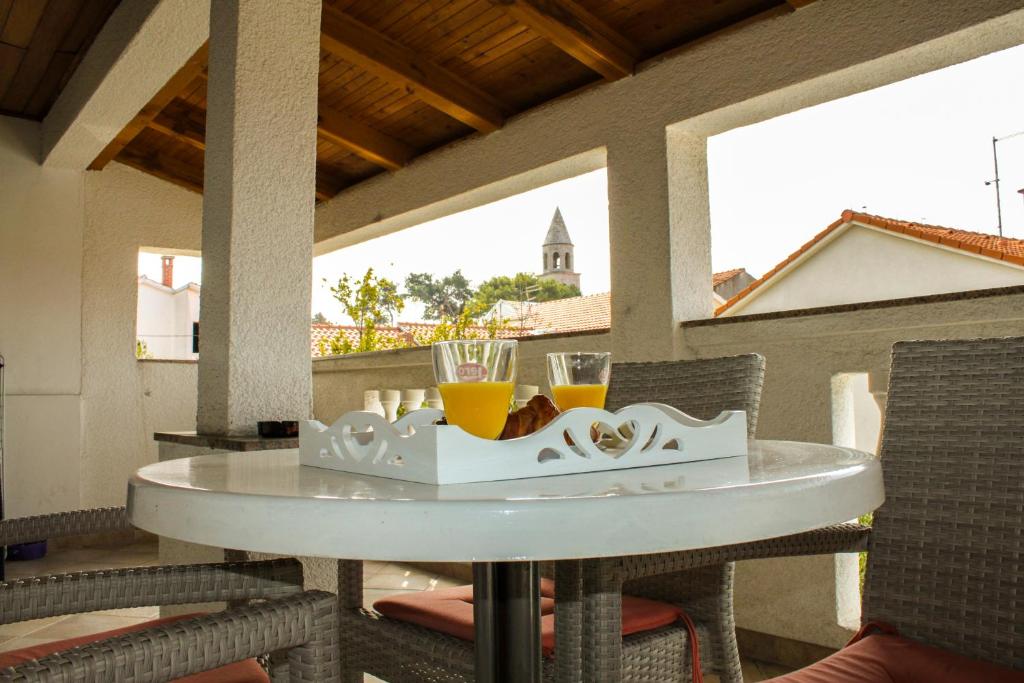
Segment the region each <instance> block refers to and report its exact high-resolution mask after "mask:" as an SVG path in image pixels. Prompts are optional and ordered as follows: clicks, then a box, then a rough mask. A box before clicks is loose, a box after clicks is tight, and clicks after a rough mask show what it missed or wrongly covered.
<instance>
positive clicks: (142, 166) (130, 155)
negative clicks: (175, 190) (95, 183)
mask: <svg viewBox="0 0 1024 683" xmlns="http://www.w3.org/2000/svg"><path fill="white" fill-rule="evenodd" d="M117 160H118V161H119V162H121V163H122V164H125V165H126V166H131V167H132V168H136V169H138V170H140V171H142V172H143V173H149V174H150V175H154V176H156V177H157V178H160V179H161V180H166V181H168V182H171V183H174V184H175V185H178V186H180V187H184V188H185V189H187V190H192V191H193V192H198V193H199V194H202V193H203V183H202V170H199V171H198V172H197V170H196V169H195V168H193V167H191V166H189V165H188V164H185V163H184V162H182V161H180V160H178V159H175V158H174V157H171V156H168V155H166V154H142V153H139V152H137V151H135V150H133V149H132V148H130V147H126V148H124V149H123V150H121V153H120V154H118V155H117Z"/></svg>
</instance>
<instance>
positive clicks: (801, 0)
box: [786, 0, 814, 9]
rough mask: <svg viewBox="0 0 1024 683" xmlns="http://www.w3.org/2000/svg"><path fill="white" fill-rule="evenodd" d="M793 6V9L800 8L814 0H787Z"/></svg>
mask: <svg viewBox="0 0 1024 683" xmlns="http://www.w3.org/2000/svg"><path fill="white" fill-rule="evenodd" d="M786 2H788V3H789V4H790V6H792V8H793V9H800V8H801V7H807V6H808V5H809V4H811V3H812V2H814V0H786Z"/></svg>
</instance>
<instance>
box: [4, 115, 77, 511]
mask: <svg viewBox="0 0 1024 683" xmlns="http://www.w3.org/2000/svg"><path fill="white" fill-rule="evenodd" d="M39 140H40V126H39V124H38V123H34V122H32V121H25V120H21V119H14V118H8V117H4V116H0V321H3V322H2V323H0V354H2V355H3V356H4V358H5V360H6V363H7V368H6V375H5V383H6V398H5V401H4V404H5V406H4V407H5V413H6V415H5V429H4V441H5V443H4V460H5V470H6V472H5V476H6V481H4V482H3V483H4V488H5V491H6V500H5V506H6V512H7V514H8V515H10V516H14V515H30V514H36V513H41V512H47V511H50V510H60V509H74V508H76V507H78V506H79V502H80V498H79V488H78V477H79V469H78V460H77V455H78V442H79V424H80V393H81V353H80V346H79V344H80V340H81V316H80V312H81V287H80V283H81V277H82V228H83V220H82V174H81V173H78V172H74V171H65V170H60V169H51V168H42V167H40V166H39V164H38V154H39V144H40V143H39Z"/></svg>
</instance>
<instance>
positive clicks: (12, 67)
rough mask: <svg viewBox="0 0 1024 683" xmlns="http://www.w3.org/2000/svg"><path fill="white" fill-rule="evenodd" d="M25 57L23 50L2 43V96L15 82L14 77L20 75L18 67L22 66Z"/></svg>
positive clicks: (0, 78) (0, 86)
mask: <svg viewBox="0 0 1024 683" xmlns="http://www.w3.org/2000/svg"><path fill="white" fill-rule="evenodd" d="M24 56H25V51H24V50H22V49H21V48H17V47H14V46H13V45H7V44H6V43H0V95H2V94H3V93H4V92H6V91H7V88H8V87H9V86H10V84H11V81H13V80H14V75H15V74H16V73H18V67H19V66H21V60H22V57H24Z"/></svg>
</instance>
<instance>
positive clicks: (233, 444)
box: [153, 432, 299, 451]
mask: <svg viewBox="0 0 1024 683" xmlns="http://www.w3.org/2000/svg"><path fill="white" fill-rule="evenodd" d="M153 440H154V441H161V442H164V443H178V444H183V445H185V446H196V447H198V448H212V449H216V450H223V451H277V450H283V449H286V448H298V447H299V439H298V438H297V437H296V438H283V439H263V438H260V437H258V436H223V435H219V434H197V433H196V432H156V433H155V434H153Z"/></svg>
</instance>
